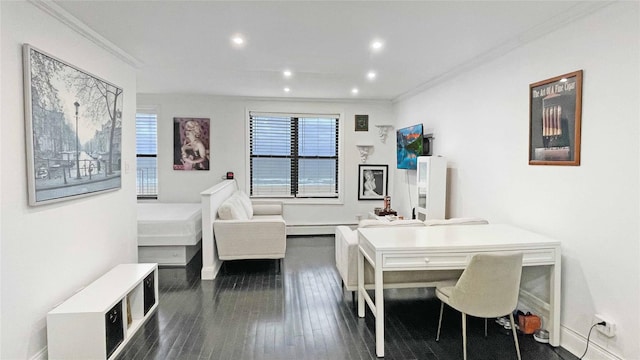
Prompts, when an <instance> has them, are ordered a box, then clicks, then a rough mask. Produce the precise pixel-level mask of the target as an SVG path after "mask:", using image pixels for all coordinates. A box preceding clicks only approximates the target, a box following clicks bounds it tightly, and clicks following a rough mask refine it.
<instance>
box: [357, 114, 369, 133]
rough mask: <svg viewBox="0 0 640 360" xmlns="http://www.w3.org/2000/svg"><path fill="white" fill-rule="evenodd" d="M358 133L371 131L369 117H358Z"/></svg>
mask: <svg viewBox="0 0 640 360" xmlns="http://www.w3.org/2000/svg"><path fill="white" fill-rule="evenodd" d="M356 131H369V115H356Z"/></svg>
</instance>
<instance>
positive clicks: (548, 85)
mask: <svg viewBox="0 0 640 360" xmlns="http://www.w3.org/2000/svg"><path fill="white" fill-rule="evenodd" d="M581 118H582V70H578V71H574V72H572V73H569V74H564V75H560V76H556V77H554V78H551V79H547V80H542V81H539V82H537V83H534V84H531V85H529V165H572V166H578V165H580V123H581Z"/></svg>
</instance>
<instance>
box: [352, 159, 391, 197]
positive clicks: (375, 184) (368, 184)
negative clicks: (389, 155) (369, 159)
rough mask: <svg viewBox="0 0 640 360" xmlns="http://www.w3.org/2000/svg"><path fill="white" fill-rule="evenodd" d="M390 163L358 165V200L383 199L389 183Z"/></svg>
mask: <svg viewBox="0 0 640 360" xmlns="http://www.w3.org/2000/svg"><path fill="white" fill-rule="evenodd" d="M388 171H389V166H388V165H367V164H360V165H358V200H383V199H384V197H385V196H386V195H387V186H388V183H389V174H388Z"/></svg>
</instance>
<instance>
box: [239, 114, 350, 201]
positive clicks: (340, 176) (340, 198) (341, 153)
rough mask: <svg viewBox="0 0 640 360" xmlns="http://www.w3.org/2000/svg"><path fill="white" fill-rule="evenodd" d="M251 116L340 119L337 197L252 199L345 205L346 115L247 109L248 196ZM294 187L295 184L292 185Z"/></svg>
mask: <svg viewBox="0 0 640 360" xmlns="http://www.w3.org/2000/svg"><path fill="white" fill-rule="evenodd" d="M251 114H254V115H264V116H274V117H278V116H284V117H292V118H294V117H296V118H300V117H306V118H313V117H318V118H327V117H330V118H336V119H338V126H337V128H336V129H337V132H338V134H337V137H338V138H337V140H336V144H337V146H338V149H337V150H338V151H337V161H338V166H337V171H338V174H337V187H338V189H337V195H338V196H337V197H294V196H279V197H274V196H251V198H252V199H265V200H266V199H277V200H281V201H282V202H283V203H285V204H315V205H323V204H324V205H336V204H337V205H341V204H344V199H343V196H344V190H343V188H344V186H343V184H344V149H343V148H344V144H343V138H344V130H343V129H344V115H343V113H341V112H331V111H327V112H310V113H306V112H293V111H292V112H282V111H278V112H274V111H261V110H249V109H246V115H245V146H244V149H245V159H246V161H245V171H246V172H245V174H247V176H246V179H245V188H246V189H247V194H249V193H250V191H249V189H251V149H250V148H249V147H250V144H251V124H250V122H251ZM292 186H293V184H292Z"/></svg>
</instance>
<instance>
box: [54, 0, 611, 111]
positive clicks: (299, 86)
mask: <svg viewBox="0 0 640 360" xmlns="http://www.w3.org/2000/svg"><path fill="white" fill-rule="evenodd" d="M55 4H57V5H58V6H60V7H61V8H62V9H64V10H65V11H66V12H68V13H70V14H71V15H73V16H74V17H76V18H77V19H79V20H80V21H81V22H83V23H84V24H86V25H87V26H88V27H90V28H91V29H93V30H94V31H95V32H97V33H98V34H100V35H101V36H102V37H104V38H106V39H107V40H109V41H110V42H112V43H113V44H115V45H116V46H117V47H119V48H120V49H122V50H124V52H126V53H127V54H129V55H130V56H131V57H133V58H134V59H136V61H134V62H135V63H137V65H138V79H137V84H138V89H137V92H139V93H196V94H215V95H233V96H259V97H290V98H322V99H351V98H354V97H356V98H359V99H384V100H396V99H399V98H402V97H404V96H408V95H411V94H412V93H415V92H417V91H419V90H421V89H424V88H427V87H429V86H431V85H433V84H435V83H437V82H438V81H441V80H443V79H446V78H448V77H450V76H453V75H455V74H456V73H459V72H460V71H464V70H467V69H470V68H472V67H473V66H476V65H478V64H481V63H482V62H484V61H487V60H490V59H493V58H495V57H497V56H501V55H502V54H504V53H506V52H507V51H510V50H512V49H513V48H515V47H517V46H520V45H522V44H524V43H526V42H528V41H531V40H533V39H536V38H538V37H540V36H542V35H544V34H547V33H549V32H551V31H553V30H555V29H557V28H559V27H561V26H564V25H565V24H566V23H568V22H570V21H573V20H575V19H577V18H580V17H582V16H584V15H586V14H588V13H590V12H593V11H595V10H597V9H599V8H601V7H602V6H603V4H606V2H585V1H567V2H565V1H486V2H485V1H413V2H404V1H256V2H249V1H56V2H55ZM236 33H241V34H243V35H244V36H245V37H246V39H247V41H246V44H245V46H244V47H243V48H236V47H234V46H232V45H231V41H230V39H231V37H232V35H234V34H236ZM374 39H381V40H383V41H384V47H383V49H382V50H381V51H379V52H377V53H374V52H373V51H372V50H371V49H370V47H369V45H370V43H371V42H372V40H374ZM284 69H291V70H292V71H293V76H292V77H291V78H290V79H285V78H284V76H283V75H282V71H283V70H284ZM369 70H375V71H376V72H377V74H378V76H377V78H376V79H375V80H374V81H369V80H368V79H367V78H366V76H365V75H366V73H367V72H368V71H369ZM285 86H288V87H290V88H291V92H289V93H285V92H284V91H283V88H284V87H285ZM353 87H357V88H358V89H359V90H360V92H359V94H358V95H352V94H351V89H352V88H353Z"/></svg>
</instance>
